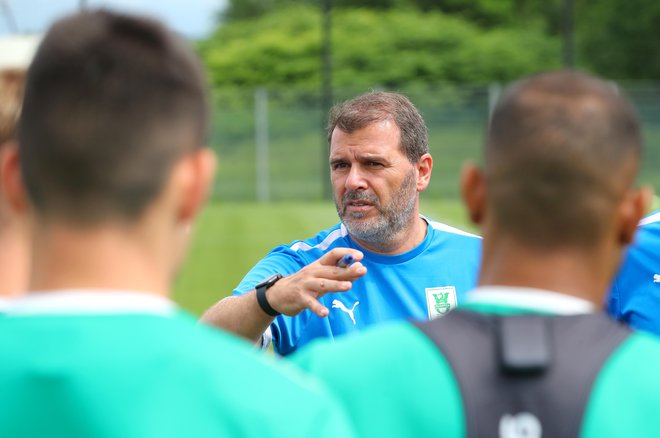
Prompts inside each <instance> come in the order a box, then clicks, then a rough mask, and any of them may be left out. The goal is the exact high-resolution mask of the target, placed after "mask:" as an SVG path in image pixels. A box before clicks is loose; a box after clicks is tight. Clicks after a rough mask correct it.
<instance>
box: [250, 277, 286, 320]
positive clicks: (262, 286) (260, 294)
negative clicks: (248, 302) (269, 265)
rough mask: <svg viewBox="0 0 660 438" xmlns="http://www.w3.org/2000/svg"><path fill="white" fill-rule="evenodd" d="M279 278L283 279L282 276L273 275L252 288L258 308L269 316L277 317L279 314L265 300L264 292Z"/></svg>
mask: <svg viewBox="0 0 660 438" xmlns="http://www.w3.org/2000/svg"><path fill="white" fill-rule="evenodd" d="M281 278H284V276H283V275H282V274H273V275H271V276H270V277H268V278H267V279H265V280H264V281H262V282H261V283H259V284H258V285H257V286H256V287H255V288H254V289H255V290H256V291H257V303H259V307H261V310H263V311H264V312H266V313H267V314H268V315H270V316H279V315H281V313H280V312H278V311H277V310H275V309H273V308H272V306H271V305H270V303H269V302H268V300H267V299H266V290H267V289H268V288H269V287H271V286H272V285H274V284H275V283H277V282H278V281H279V280H280V279H281Z"/></svg>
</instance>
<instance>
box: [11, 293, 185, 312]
mask: <svg viewBox="0 0 660 438" xmlns="http://www.w3.org/2000/svg"><path fill="white" fill-rule="evenodd" d="M175 310H176V305H175V304H174V302H172V301H171V300H169V299H167V298H164V297H161V296H157V295H153V294H149V293H145V292H138V291H127V290H99V289H62V290H53V291H39V292H30V293H28V294H26V295H23V296H21V297H18V298H15V299H12V300H10V301H8V302H7V303H6V305H5V306H4V313H5V314H7V315H17V316H23V315H61V314H67V315H85V314H95V315H99V314H101V315H108V314H156V315H163V316H169V315H171V314H172V313H174V311H175Z"/></svg>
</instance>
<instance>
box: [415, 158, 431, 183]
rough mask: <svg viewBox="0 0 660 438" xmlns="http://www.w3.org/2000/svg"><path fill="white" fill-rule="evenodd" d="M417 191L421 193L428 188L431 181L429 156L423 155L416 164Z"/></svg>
mask: <svg viewBox="0 0 660 438" xmlns="http://www.w3.org/2000/svg"><path fill="white" fill-rule="evenodd" d="M416 167H417V191H418V192H423V191H424V190H426V188H427V187H428V186H429V182H430V181H431V171H432V170H433V157H432V156H431V154H424V155H422V157H421V158H420V159H419V161H418V162H417V165H416Z"/></svg>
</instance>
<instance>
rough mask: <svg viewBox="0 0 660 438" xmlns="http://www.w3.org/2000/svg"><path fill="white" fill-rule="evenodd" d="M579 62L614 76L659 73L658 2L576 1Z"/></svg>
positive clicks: (640, 76) (645, 76) (649, 76)
mask: <svg viewBox="0 0 660 438" xmlns="http://www.w3.org/2000/svg"><path fill="white" fill-rule="evenodd" d="M576 3H577V5H578V6H579V7H578V8H577V10H576V21H577V23H578V48H579V61H580V63H581V64H582V65H583V66H585V67H587V68H589V69H591V70H593V71H594V72H596V73H598V74H600V75H604V76H606V77H610V78H617V79H657V78H658V77H659V76H660V45H659V44H658V43H657V38H658V35H660V3H659V2H657V1H656V0H592V1H589V2H584V3H580V2H576Z"/></svg>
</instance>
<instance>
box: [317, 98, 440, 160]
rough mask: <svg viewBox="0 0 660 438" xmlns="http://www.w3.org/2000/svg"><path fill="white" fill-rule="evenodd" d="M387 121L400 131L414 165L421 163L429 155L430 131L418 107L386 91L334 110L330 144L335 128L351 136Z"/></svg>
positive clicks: (351, 101)
mask: <svg viewBox="0 0 660 438" xmlns="http://www.w3.org/2000/svg"><path fill="white" fill-rule="evenodd" d="M384 120H392V121H394V123H396V125H397V126H398V127H399V130H400V131H401V138H400V139H399V143H400V147H401V150H402V151H403V152H404V153H405V154H406V157H408V160H409V161H410V162H411V163H413V164H414V163H417V162H419V159H420V158H421V157H422V155H424V154H426V153H428V151H429V137H428V130H427V128H426V124H425V123H424V119H423V118H422V115H421V114H420V113H419V111H418V110H417V108H415V105H413V104H412V102H411V101H410V100H409V99H408V98H407V97H406V96H404V95H402V94H399V93H392V92H384V91H373V92H369V93H365V94H362V95H360V96H358V97H356V98H354V99H352V100H349V101H346V102H344V103H341V104H338V105H336V106H335V107H333V108H332V110H331V111H330V117H329V121H328V128H327V134H328V143H330V142H331V141H332V133H333V131H334V130H335V128H339V129H341V130H342V131H344V132H347V133H349V134H351V133H353V132H355V131H357V130H359V129H362V128H366V127H367V126H368V125H371V124H372V123H377V122H382V121H384Z"/></svg>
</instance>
